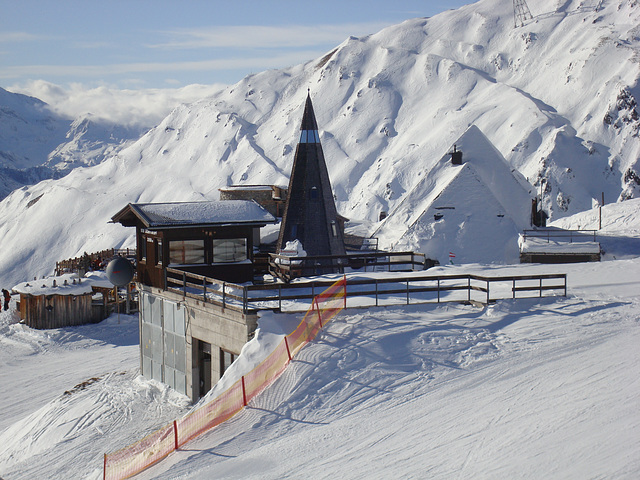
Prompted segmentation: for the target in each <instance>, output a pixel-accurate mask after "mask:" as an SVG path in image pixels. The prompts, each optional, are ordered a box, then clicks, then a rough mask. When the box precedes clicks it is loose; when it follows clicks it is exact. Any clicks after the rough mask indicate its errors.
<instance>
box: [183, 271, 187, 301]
mask: <svg viewBox="0 0 640 480" xmlns="http://www.w3.org/2000/svg"><path fill="white" fill-rule="evenodd" d="M182 291H183V293H184V296H185V297H186V296H187V272H182Z"/></svg>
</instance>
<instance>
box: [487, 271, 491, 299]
mask: <svg viewBox="0 0 640 480" xmlns="http://www.w3.org/2000/svg"><path fill="white" fill-rule="evenodd" d="M490 284H491V282H489V279H488V278H487V306H489V285H490Z"/></svg>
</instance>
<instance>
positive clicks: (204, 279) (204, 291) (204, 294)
mask: <svg viewBox="0 0 640 480" xmlns="http://www.w3.org/2000/svg"><path fill="white" fill-rule="evenodd" d="M202 301H203V302H204V303H207V277H202Z"/></svg>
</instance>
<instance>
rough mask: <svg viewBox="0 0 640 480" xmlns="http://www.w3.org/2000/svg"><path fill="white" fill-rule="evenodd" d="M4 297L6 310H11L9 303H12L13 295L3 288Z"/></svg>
mask: <svg viewBox="0 0 640 480" xmlns="http://www.w3.org/2000/svg"><path fill="white" fill-rule="evenodd" d="M2 296H3V297H4V309H5V310H9V302H10V301H11V294H10V293H9V291H8V290H7V289H5V288H3V289H2Z"/></svg>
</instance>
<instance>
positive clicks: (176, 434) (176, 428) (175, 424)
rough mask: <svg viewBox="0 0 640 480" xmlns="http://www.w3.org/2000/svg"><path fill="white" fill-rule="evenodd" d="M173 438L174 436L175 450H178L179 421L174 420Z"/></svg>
mask: <svg viewBox="0 0 640 480" xmlns="http://www.w3.org/2000/svg"><path fill="white" fill-rule="evenodd" d="M173 438H174V445H175V448H174V450H178V422H177V421H175V420H174V421H173Z"/></svg>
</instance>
